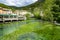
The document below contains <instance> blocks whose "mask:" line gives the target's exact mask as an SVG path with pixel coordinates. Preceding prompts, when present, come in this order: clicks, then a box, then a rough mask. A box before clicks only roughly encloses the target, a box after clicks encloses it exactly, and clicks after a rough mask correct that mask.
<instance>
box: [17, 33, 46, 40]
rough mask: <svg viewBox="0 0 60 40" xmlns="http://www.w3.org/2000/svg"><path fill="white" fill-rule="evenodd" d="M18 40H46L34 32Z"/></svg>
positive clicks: (21, 36)
mask: <svg viewBox="0 0 60 40" xmlns="http://www.w3.org/2000/svg"><path fill="white" fill-rule="evenodd" d="M17 40H45V38H43V37H42V36H39V35H37V34H36V33H33V32H32V33H26V34H23V35H20V36H19V37H18V39H17Z"/></svg>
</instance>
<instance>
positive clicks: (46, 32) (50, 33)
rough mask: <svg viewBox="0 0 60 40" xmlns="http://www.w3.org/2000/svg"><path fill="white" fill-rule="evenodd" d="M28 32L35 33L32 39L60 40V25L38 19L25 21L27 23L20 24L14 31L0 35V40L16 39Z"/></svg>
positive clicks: (27, 39)
mask: <svg viewBox="0 0 60 40" xmlns="http://www.w3.org/2000/svg"><path fill="white" fill-rule="evenodd" d="M28 33H35V35H36V38H34V39H33V40H60V26H56V25H54V24H52V23H50V22H40V21H37V22H29V21H27V24H24V25H21V26H20V27H19V28H18V29H17V30H15V31H14V32H12V33H10V34H7V35H4V36H2V37H0V40H18V38H19V37H21V35H24V34H28ZM28 36H29V35H28ZM21 40H22V39H21ZM24 40H32V39H31V38H29V37H28V38H27V37H25V39H24Z"/></svg>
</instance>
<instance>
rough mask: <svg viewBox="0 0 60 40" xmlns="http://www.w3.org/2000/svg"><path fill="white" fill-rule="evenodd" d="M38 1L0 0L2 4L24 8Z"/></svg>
mask: <svg viewBox="0 0 60 40" xmlns="http://www.w3.org/2000/svg"><path fill="white" fill-rule="evenodd" d="M36 1H38V0H0V3H3V4H5V5H8V6H16V7H22V6H26V5H29V4H32V3H34V2H36Z"/></svg>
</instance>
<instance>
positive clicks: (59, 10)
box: [52, 0, 60, 23]
mask: <svg viewBox="0 0 60 40" xmlns="http://www.w3.org/2000/svg"><path fill="white" fill-rule="evenodd" d="M52 12H53V17H54V21H57V22H59V23H60V21H59V20H60V0H56V1H55V5H54V6H53V9H52Z"/></svg>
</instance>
